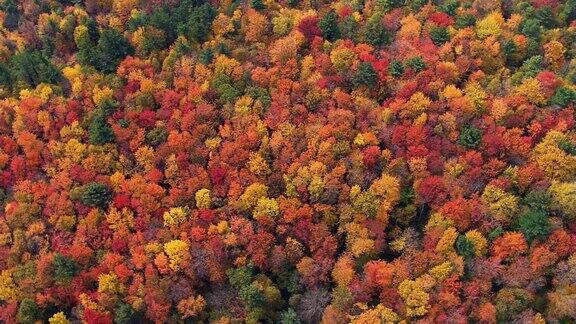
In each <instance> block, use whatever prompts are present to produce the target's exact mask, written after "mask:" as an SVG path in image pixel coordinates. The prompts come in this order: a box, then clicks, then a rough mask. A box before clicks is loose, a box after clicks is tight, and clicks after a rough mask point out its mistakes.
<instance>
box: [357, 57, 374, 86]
mask: <svg viewBox="0 0 576 324" xmlns="http://www.w3.org/2000/svg"><path fill="white" fill-rule="evenodd" d="M352 82H353V83H354V85H355V86H367V87H369V88H373V87H375V86H376V84H378V73H377V72H376V70H374V67H372V64H371V63H370V62H362V63H360V64H359V65H358V70H357V71H356V74H355V75H354V78H353V80H352Z"/></svg>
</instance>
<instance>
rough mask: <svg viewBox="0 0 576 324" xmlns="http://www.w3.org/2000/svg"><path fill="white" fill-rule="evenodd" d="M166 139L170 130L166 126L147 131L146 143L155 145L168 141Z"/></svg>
mask: <svg viewBox="0 0 576 324" xmlns="http://www.w3.org/2000/svg"><path fill="white" fill-rule="evenodd" d="M166 139H168V132H166V129H165V128H164V127H156V128H154V129H153V130H151V131H149V132H148V133H146V143H148V144H150V145H151V146H154V147H156V146H158V145H160V144H162V143H164V142H166Z"/></svg>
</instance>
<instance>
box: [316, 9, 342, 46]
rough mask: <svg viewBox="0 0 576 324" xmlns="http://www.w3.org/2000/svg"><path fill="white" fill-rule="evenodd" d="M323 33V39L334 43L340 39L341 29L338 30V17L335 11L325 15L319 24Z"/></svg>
mask: <svg viewBox="0 0 576 324" xmlns="http://www.w3.org/2000/svg"><path fill="white" fill-rule="evenodd" d="M318 26H319V27H320V30H321V31H322V37H324V38H325V39H327V40H329V41H331V42H333V41H335V40H337V39H338V38H340V29H339V28H338V16H337V15H336V12H334V11H333V10H331V11H329V12H328V13H327V14H325V15H324V16H323V17H322V19H320V22H319V23H318Z"/></svg>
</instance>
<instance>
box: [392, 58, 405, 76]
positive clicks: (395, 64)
mask: <svg viewBox="0 0 576 324" xmlns="http://www.w3.org/2000/svg"><path fill="white" fill-rule="evenodd" d="M389 70H390V75H392V76H393V77H395V78H399V77H401V76H402V75H403V74H404V64H402V62H400V61H398V60H394V61H392V63H390V67H389Z"/></svg>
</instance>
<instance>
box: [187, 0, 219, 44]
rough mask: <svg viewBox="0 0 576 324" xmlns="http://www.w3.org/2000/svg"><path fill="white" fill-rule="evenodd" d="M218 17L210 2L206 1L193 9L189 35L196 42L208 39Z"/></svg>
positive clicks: (188, 30)
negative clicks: (213, 23)
mask: <svg viewBox="0 0 576 324" xmlns="http://www.w3.org/2000/svg"><path fill="white" fill-rule="evenodd" d="M214 18H216V10H215V9H214V7H212V5H210V4H209V3H204V4H203V5H201V6H199V7H195V8H194V9H192V12H191V13H190V16H189V19H188V25H187V33H186V34H187V35H188V37H189V39H190V40H191V41H193V42H195V43H201V42H204V41H206V39H207V37H208V34H209V32H210V28H209V27H210V26H211V25H212V21H213V20H214Z"/></svg>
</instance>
